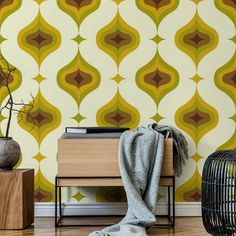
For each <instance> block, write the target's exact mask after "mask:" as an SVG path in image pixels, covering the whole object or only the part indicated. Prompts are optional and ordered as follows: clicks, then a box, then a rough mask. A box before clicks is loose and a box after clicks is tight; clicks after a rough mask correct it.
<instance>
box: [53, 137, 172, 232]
mask: <svg viewBox="0 0 236 236" xmlns="http://www.w3.org/2000/svg"><path fill="white" fill-rule="evenodd" d="M118 146H119V139H117V138H116V139H59V140H58V176H56V179H55V186H56V187H55V196H56V197H55V209H57V200H59V220H58V217H57V211H56V210H55V226H56V227H58V226H61V224H60V220H61V218H62V217H66V216H65V215H63V214H62V210H61V187H71V186H80V187H81V186H84V187H85V186H86V187H88V186H123V183H122V181H121V176H120V171H119V166H118ZM160 186H165V187H168V214H167V215H164V216H167V217H168V220H169V223H168V224H157V225H161V226H174V224H175V204H174V203H175V197H174V189H175V177H174V171H173V140H172V139H165V152H164V159H163V165H162V171H161V179H160ZM170 187H172V188H173V191H172V193H173V194H172V203H173V206H172V216H173V218H172V217H171V203H170V201H171V199H170V198H171V194H170ZM58 188H59V199H58Z"/></svg>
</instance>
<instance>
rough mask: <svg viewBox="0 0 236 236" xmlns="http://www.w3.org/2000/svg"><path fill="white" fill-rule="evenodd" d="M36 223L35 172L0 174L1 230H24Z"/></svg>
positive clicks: (5, 172) (24, 170)
mask: <svg viewBox="0 0 236 236" xmlns="http://www.w3.org/2000/svg"><path fill="white" fill-rule="evenodd" d="M33 222H34V170H33V169H16V170H10V171H4V172H0V229H24V228H26V227H27V226H29V225H31V224H32V223H33Z"/></svg>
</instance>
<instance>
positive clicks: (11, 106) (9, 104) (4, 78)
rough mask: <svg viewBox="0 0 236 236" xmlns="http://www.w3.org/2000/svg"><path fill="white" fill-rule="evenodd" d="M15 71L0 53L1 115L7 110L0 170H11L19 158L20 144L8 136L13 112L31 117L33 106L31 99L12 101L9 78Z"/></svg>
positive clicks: (1, 147)
mask: <svg viewBox="0 0 236 236" xmlns="http://www.w3.org/2000/svg"><path fill="white" fill-rule="evenodd" d="M15 71H16V68H14V67H11V66H10V64H9V63H8V62H7V60H6V59H5V58H4V57H3V56H2V55H1V54H0V81H1V86H0V96H1V93H3V92H7V98H6V102H5V104H4V105H3V106H2V107H0V115H2V112H3V110H8V118H7V125H6V132H5V135H4V136H2V137H0V171H4V170H11V169H12V168H13V167H14V165H15V164H16V163H17V162H18V161H19V159H20V154H21V150H20V145H19V144H18V143H17V142H16V141H15V140H13V139H12V137H9V131H10V127H11V119H12V115H13V112H14V113H16V114H17V116H20V117H22V116H23V115H26V116H29V117H31V116H30V112H31V110H32V108H33V101H34V100H33V99H32V102H31V103H28V104H25V103H24V102H23V101H21V102H20V103H16V102H14V99H13V96H12V92H11V88H10V83H11V82H10V80H11V79H14V77H13V74H14V72H15ZM32 98H33V97H32ZM0 105H1V104H0ZM22 107H24V109H21V108H22ZM31 119H32V117H31ZM32 120H33V119H32Z"/></svg>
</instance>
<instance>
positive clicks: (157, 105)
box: [0, 0, 236, 202]
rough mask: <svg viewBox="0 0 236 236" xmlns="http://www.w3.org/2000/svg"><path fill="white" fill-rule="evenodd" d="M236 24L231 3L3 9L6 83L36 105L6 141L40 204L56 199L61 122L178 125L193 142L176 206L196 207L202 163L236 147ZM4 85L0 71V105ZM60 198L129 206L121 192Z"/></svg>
mask: <svg viewBox="0 0 236 236" xmlns="http://www.w3.org/2000/svg"><path fill="white" fill-rule="evenodd" d="M235 27H236V3H235V1H234V0H215V1H213V0H172V1H165V0H158V1H155V0H136V1H135V0H57V1H56V0H11V1H9V0H3V1H1V2H0V52H1V54H3V56H4V57H5V58H6V59H7V60H8V61H9V63H10V64H11V65H13V66H15V67H17V69H18V70H17V72H16V73H15V74H14V78H13V77H12V78H11V80H10V87H11V90H12V91H14V92H13V95H14V97H15V98H16V99H18V100H21V99H22V100H24V101H30V102H31V103H33V104H34V107H33V110H32V111H31V117H32V118H33V121H32V119H29V118H27V117H22V119H20V118H18V119H15V120H13V124H12V130H11V135H12V136H13V137H14V139H15V140H17V141H18V142H19V143H20V146H21V149H22V157H21V160H20V162H19V163H18V167H20V168H24V167H28V168H34V169H35V173H36V176H35V200H36V201H39V202H45V201H46V202H47V201H53V200H54V177H55V175H56V174H57V160H56V159H57V139H58V138H59V137H60V136H61V134H62V133H63V132H64V128H65V127H66V126H77V125H79V126H113V127H130V128H131V129H134V128H135V127H137V126H139V125H143V126H146V125H147V124H149V123H152V122H158V123H160V124H167V125H172V126H175V127H177V128H179V129H180V130H181V131H182V132H183V133H184V134H185V136H186V139H187V141H188V143H189V155H190V159H189V160H188V161H187V163H186V166H185V167H184V172H183V175H182V176H181V177H180V178H178V179H177V188H176V199H177V201H179V202H194V201H200V200H201V172H202V167H203V164H204V161H205V158H206V157H207V156H208V155H209V154H211V153H212V152H214V151H215V150H217V149H232V148H236V124H235V123H236V50H235V49H236V46H235V44H236V28H235ZM1 82H2V79H1V75H0V104H3V103H4V101H5V99H6V96H7V93H6V90H5V88H4V87H3V86H2V85H1ZM30 94H32V95H33V97H34V99H33V100H32V98H31V97H30ZM22 109H23V110H24V109H26V107H23V108H22ZM6 117H7V114H5V113H3V114H2V115H1V116H0V124H1V133H4V131H5V127H6ZM32 127H33V129H32ZM63 194H64V198H65V199H67V200H68V199H70V200H73V201H85V202H88V201H98V202H106V201H124V200H125V193H124V191H123V189H122V188H115V187H110V188H107V187H106V188H105V187H101V188H71V189H68V191H64V193H63ZM164 199H165V190H164V189H162V190H161V191H160V193H159V200H164Z"/></svg>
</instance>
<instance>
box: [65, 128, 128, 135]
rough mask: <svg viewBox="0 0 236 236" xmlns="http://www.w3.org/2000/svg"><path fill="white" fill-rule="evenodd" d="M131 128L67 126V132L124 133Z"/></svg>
mask: <svg viewBox="0 0 236 236" xmlns="http://www.w3.org/2000/svg"><path fill="white" fill-rule="evenodd" d="M126 130H129V128H117V127H66V129H65V132H66V133H73V134H97V133H123V132H124V131H126Z"/></svg>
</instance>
